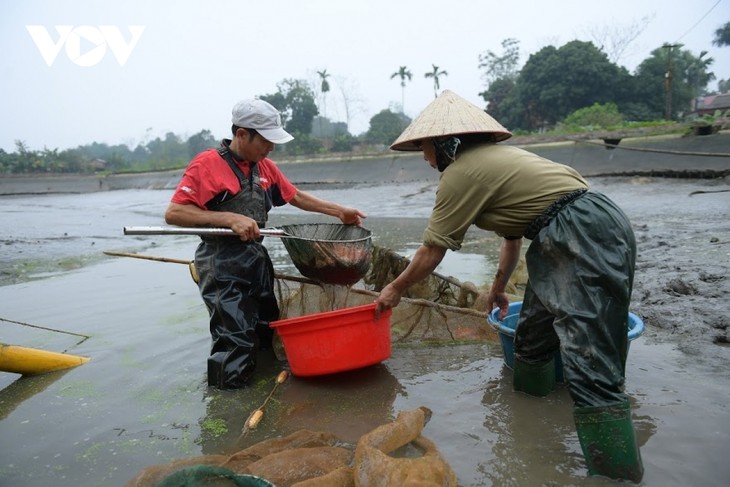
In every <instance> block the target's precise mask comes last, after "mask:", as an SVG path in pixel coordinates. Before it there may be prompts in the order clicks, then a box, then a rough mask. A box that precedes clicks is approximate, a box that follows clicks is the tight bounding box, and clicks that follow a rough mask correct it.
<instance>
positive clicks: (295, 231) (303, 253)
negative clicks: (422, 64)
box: [279, 223, 373, 286]
mask: <svg viewBox="0 0 730 487" xmlns="http://www.w3.org/2000/svg"><path fill="white" fill-rule="evenodd" d="M279 228H281V229H282V230H283V231H284V232H286V233H287V234H288V235H289V236H291V237H293V238H286V237H284V238H282V239H281V241H282V243H283V244H284V247H285V248H286V251H287V252H288V253H289V257H291V260H292V262H293V263H294V265H295V266H296V268H297V269H298V270H299V272H300V273H301V274H302V275H303V276H304V277H308V278H309V279H312V280H315V281H319V282H322V283H325V284H340V285H344V286H349V285H352V284H355V283H356V282H357V281H359V280H360V279H362V277H363V276H365V274H366V273H367V272H368V269H369V268H370V261H371V260H372V255H373V244H372V238H371V236H372V232H371V231H370V230H368V229H366V228H363V227H359V226H356V225H343V224H340V223H303V224H298V225H282V226H281V227H279Z"/></svg>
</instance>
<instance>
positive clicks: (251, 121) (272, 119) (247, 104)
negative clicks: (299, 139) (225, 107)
mask: <svg viewBox="0 0 730 487" xmlns="http://www.w3.org/2000/svg"><path fill="white" fill-rule="evenodd" d="M232 113H233V118H232V122H233V125H236V126H237V127H241V128H244V129H254V130H256V131H257V132H258V133H260V134H261V136H262V137H263V138H264V139H266V140H268V141H269V142H273V143H274V144H286V143H287V142H289V141H291V140H294V137H293V136H292V135H291V134H289V132H287V131H286V130H284V129H283V128H282V126H281V115H280V114H279V111H278V110H277V109H276V108H274V106H273V105H271V104H270V103H267V102H265V101H264V100H259V99H257V98H253V99H250V100H243V101H239V102H238V103H236V104H235V105H233V110H232Z"/></svg>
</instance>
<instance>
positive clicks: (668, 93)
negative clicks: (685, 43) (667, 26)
mask: <svg viewBox="0 0 730 487" xmlns="http://www.w3.org/2000/svg"><path fill="white" fill-rule="evenodd" d="M681 46H682V44H664V45H663V46H662V47H663V48H664V49H666V50H667V72H666V73H664V80H665V83H664V87H665V88H664V89H665V99H666V107H665V110H664V118H665V119H666V120H671V119H672V49H673V48H675V47H681Z"/></svg>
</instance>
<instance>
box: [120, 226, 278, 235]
mask: <svg viewBox="0 0 730 487" xmlns="http://www.w3.org/2000/svg"><path fill="white" fill-rule="evenodd" d="M259 232H260V233H261V235H264V236H267V237H288V236H289V234H287V233H286V232H284V231H283V230H280V229H278V228H261V229H259ZM124 235H230V236H234V235H236V233H235V232H234V231H233V230H231V229H230V228H204V227H124Z"/></svg>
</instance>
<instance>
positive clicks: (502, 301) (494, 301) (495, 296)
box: [487, 291, 509, 320]
mask: <svg viewBox="0 0 730 487" xmlns="http://www.w3.org/2000/svg"><path fill="white" fill-rule="evenodd" d="M494 308H499V310H500V311H499V319H500V320H503V319H504V318H505V317H506V316H507V312H508V311H509V298H507V293H505V292H495V291H489V294H488V295H487V313H491V312H492V310H493V309H494Z"/></svg>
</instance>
